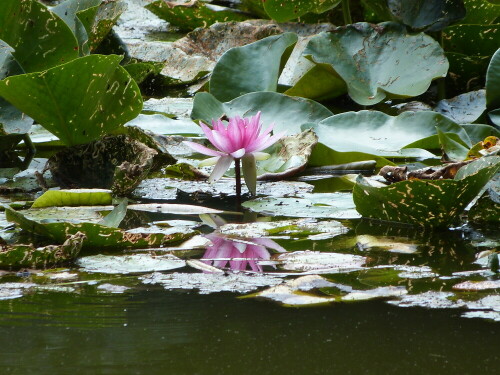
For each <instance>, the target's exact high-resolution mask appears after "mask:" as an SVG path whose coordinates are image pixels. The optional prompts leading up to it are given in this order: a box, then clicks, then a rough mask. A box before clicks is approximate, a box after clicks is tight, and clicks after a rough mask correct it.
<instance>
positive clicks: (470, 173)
mask: <svg viewBox="0 0 500 375" xmlns="http://www.w3.org/2000/svg"><path fill="white" fill-rule="evenodd" d="M499 168H500V157H497V156H494V157H487V158H481V159H479V160H477V161H475V162H473V163H471V164H469V165H467V166H465V167H462V169H464V171H462V169H461V170H459V173H457V175H456V177H455V179H454V180H447V179H445V180H408V181H401V182H397V183H395V184H392V185H390V186H387V187H382V188H377V187H374V186H371V185H370V184H369V183H368V182H367V181H366V179H364V178H363V177H362V176H359V177H358V180H357V183H356V185H355V186H354V190H353V198H354V203H355V204H356V209H357V210H358V212H359V213H360V214H361V215H363V216H365V217H371V218H376V219H380V220H387V221H400V222H404V223H410V224H414V225H423V226H440V225H445V224H448V223H451V222H453V221H454V220H455V219H456V218H457V217H458V216H459V215H460V214H461V213H462V211H463V210H464V209H465V207H466V206H467V205H468V204H469V203H470V202H471V201H472V200H473V199H474V198H475V197H476V196H477V194H479V192H480V191H481V189H482V188H483V187H484V186H485V185H486V184H487V183H488V181H489V180H490V179H491V178H492V177H493V176H494V175H495V173H496V172H497V171H498V170H499ZM460 172H462V173H460Z"/></svg>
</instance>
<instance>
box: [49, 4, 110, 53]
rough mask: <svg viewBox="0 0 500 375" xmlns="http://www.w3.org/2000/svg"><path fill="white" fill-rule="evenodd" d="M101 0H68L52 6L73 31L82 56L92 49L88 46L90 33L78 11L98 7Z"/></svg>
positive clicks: (52, 9)
mask: <svg viewBox="0 0 500 375" xmlns="http://www.w3.org/2000/svg"><path fill="white" fill-rule="evenodd" d="M100 3H101V0H66V1H64V2H62V3H61V4H59V5H56V6H55V7H53V8H51V11H52V12H53V13H54V14H57V15H58V16H59V17H60V18H61V19H62V20H63V21H64V22H65V23H66V24H67V25H68V26H69V28H70V29H71V31H73V34H74V35H75V36H76V38H77V40H78V44H79V47H80V56H83V55H88V54H89V53H90V49H89V46H88V34H87V30H86V29H85V26H84V24H83V23H82V21H80V19H79V18H78V17H77V13H78V12H80V11H84V10H86V9H88V8H92V7H97V5H99V4H100Z"/></svg>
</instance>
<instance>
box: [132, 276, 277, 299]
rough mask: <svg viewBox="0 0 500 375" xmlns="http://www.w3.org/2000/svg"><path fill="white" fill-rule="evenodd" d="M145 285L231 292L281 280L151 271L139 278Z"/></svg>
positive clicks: (262, 277)
mask: <svg viewBox="0 0 500 375" xmlns="http://www.w3.org/2000/svg"><path fill="white" fill-rule="evenodd" d="M141 279H142V282H143V283H144V284H146V285H151V284H153V285H154V284H160V285H161V286H163V287H164V288H165V289H167V290H179V289H180V290H193V289H197V290H199V293H200V294H209V293H218V292H233V293H248V292H251V291H253V290H255V289H258V288H261V287H263V286H270V285H277V284H280V283H282V282H283V279H282V278H281V277H277V276H272V275H259V274H245V273H242V272H238V273H233V272H230V273H228V274H227V275H226V274H223V273H222V274H221V273H173V274H166V275H165V274H161V273H153V274H151V275H146V276H144V277H142V278H141Z"/></svg>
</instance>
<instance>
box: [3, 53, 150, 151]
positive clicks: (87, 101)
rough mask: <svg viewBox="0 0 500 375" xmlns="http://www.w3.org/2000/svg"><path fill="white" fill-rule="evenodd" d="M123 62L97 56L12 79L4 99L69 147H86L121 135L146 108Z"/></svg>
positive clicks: (4, 86)
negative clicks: (117, 133) (108, 136)
mask: <svg viewBox="0 0 500 375" xmlns="http://www.w3.org/2000/svg"><path fill="white" fill-rule="evenodd" d="M121 59H122V57H121V56H113V55H111V56H102V55H92V56H86V57H82V58H80V59H77V60H74V61H72V62H70V63H67V64H64V65H61V66H57V67H55V68H52V69H49V70H47V71H45V72H42V73H31V74H22V75H18V76H15V77H8V78H6V79H5V80H3V81H1V82H0V95H2V96H3V97H4V98H5V99H7V100H8V101H9V102H11V103H12V104H13V105H15V106H16V107H17V108H19V109H20V110H22V111H23V112H24V113H26V114H27V115H29V116H31V117H33V118H34V119H35V121H37V122H38V123H40V124H41V125H42V126H44V127H45V128H46V129H47V130H49V131H50V132H52V133H54V134H55V135H56V136H57V137H59V139H60V140H61V141H63V142H64V144H66V145H68V146H72V145H76V144H82V143H87V142H90V141H93V140H95V139H97V138H99V137H101V136H102V135H104V134H108V133H110V132H113V131H116V130H117V129H118V128H119V127H120V126H122V125H123V124H124V123H126V122H127V121H129V120H131V119H132V118H134V117H135V116H137V115H138V114H139V112H140V110H141V108H142V97H141V94H140V91H139V88H138V87H137V84H136V83H135V82H134V81H133V80H132V78H131V77H130V75H129V74H128V73H127V72H126V71H125V69H123V68H122V67H120V66H119V63H120V60H121ZM68 93H71V95H68Z"/></svg>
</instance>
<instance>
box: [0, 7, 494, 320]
mask: <svg viewBox="0 0 500 375" xmlns="http://www.w3.org/2000/svg"><path fill="white" fill-rule="evenodd" d="M3 1H4V3H5V4H3V5H2V7H1V8H0V79H1V80H0V182H1V183H2V185H1V186H0V203H1V204H2V205H3V209H2V212H0V240H1V242H0V247H1V251H0V267H1V268H3V269H5V270H7V271H6V272H7V275H6V277H8V278H10V279H11V278H13V277H14V278H15V277H18V278H21V279H23V277H24V276H22V275H24V274H20V275H21V276H19V275H18V276H15V275H16V274H15V273H16V272H17V270H20V269H25V268H28V269H33V268H36V269H47V268H48V269H49V271H34V272H32V273H28V275H29V276H28V278H31V279H32V280H24V282H14V283H3V284H0V298H2V296H4V297H5V298H10V297H12V296H20V295H22V294H23V293H24V291H27V290H36V289H37V288H40V284H43V287H44V288H47V285H49V286H50V285H53V286H57V285H60V284H61V280H62V278H58V276H57V274H58V273H61V272H62V271H61V272H58V271H54V269H50V268H53V267H55V266H57V265H65V264H70V263H71V261H73V260H75V259H77V258H78V259H77V261H76V262H77V263H76V264H77V265H78V266H79V267H80V268H78V269H71V270H70V271H69V273H68V272H67V270H66V271H64V272H62V274H63V275H64V277H68V280H64V282H63V283H62V284H64V286H65V287H67V288H70V289H71V288H73V290H76V288H78V287H77V285H79V283H81V282H82V281H84V280H85V279H88V275H89V274H96V275H97V276H95V278H93V277H92V278H91V279H92V281H96V280H97V283H98V284H99V283H101V284H102V283H108V282H111V284H113V285H115V286H118V287H119V288H118V289H119V290H120V291H124V290H126V288H128V287H130V286H131V285H134V286H135V287H137V285H141V284H147V285H150V284H160V285H162V286H164V287H165V288H167V289H190V288H195V289H199V290H200V291H202V292H207V293H208V292H212V291H221V290H230V291H237V292H240V293H247V292H250V291H252V292H254V294H252V295H249V296H258V297H265V298H271V299H273V300H277V301H280V302H282V303H284V304H286V305H302V304H316V303H331V302H339V301H342V302H347V301H353V300H365V299H371V298H384V299H389V300H391V303H395V304H398V305H401V306H417V305H420V306H429V305H432V303H433V302H429V301H437V302H436V304H435V306H437V307H460V308H464V307H465V308H467V309H469V310H471V311H473V310H478V311H482V312H485V314H486V315H487V317H492V318H494V319H500V318H499V316H500V315H499V314H500V307H499V306H500V301H499V299H498V298H496V296H494V295H490V294H489V292H488V291H491V290H495V289H496V288H498V287H499V284H498V276H497V275H498V274H497V271H498V254H497V251H498V238H496V237H495V235H494V232H495V231H494V228H497V227H498V222H499V212H500V211H499V208H500V199H499V195H498V194H499V189H500V188H499V179H498V172H499V169H500V156H498V150H499V149H500V141H499V138H500V131H499V127H500V115H499V113H500V50H498V40H500V36H499V35H500V34H498V29H499V25H498V22H499V20H500V19H499V16H500V6H499V5H496V4H493V3H489V2H487V1H483V0H464V1H461V0H460V1H459V0H457V1H452V2H450V1H445V0H443V1H435V0H434V1H430V0H429V1H426V0H419V1H416V2H412V1H405V0H389V1H385V0H384V1H382V0H377V1H364V0H363V1H348V0H342V1H340V0H335V1H334V0H332V1H294V0H290V1H287V2H283V1H278V0H276V1H273V0H267V1H266V2H261V1H260V0H244V1H241V2H236V1H235V2H231V1H230V2H229V3H231V4H233V5H234V6H231V7H228V6H221V5H220V4H217V2H216V1H196V0H195V1H189V2H185V1H181V0H178V1H165V0H155V1H153V0H107V1H102V0H65V1H58V2H55V3H57V4H55V5H54V4H52V2H46V3H50V4H49V5H46V4H43V3H44V2H42V1H37V0H3ZM224 3H225V4H226V5H227V3H228V2H227V1H226V2H224ZM413 3H418V6H417V5H415V4H413ZM412 4H413V5H414V6H412ZM352 15H354V16H352ZM360 15H363V16H360ZM356 17H357V18H360V19H356ZM269 18H271V20H270V19H269ZM353 18H354V21H353ZM297 19H298V20H297ZM293 20H295V22H289V21H293ZM355 21H359V22H355ZM368 21H369V22H368ZM339 24H340V25H342V26H335V25H339ZM191 30H192V31H191ZM187 31H190V32H189V33H187V35H185V36H182V37H181V35H183V33H185V32H187ZM474 41H477V42H474ZM261 122H262V124H263V128H268V127H270V126H273V128H272V130H273V134H274V135H273V136H271V135H270V134H269V135H268V134H267V133H264V134H263V135H262V136H261V137H257V136H258V134H259V131H260V129H261ZM227 123H229V124H230V125H229V127H227V126H228V125H227ZM200 124H201V126H200ZM211 124H213V129H212V128H210V125H211ZM257 124H258V126H257ZM254 125H255V126H254ZM225 127H227V131H226V130H225ZM257 128H258V130H256V132H255V134H253V129H257ZM249 129H251V131H250V130H249ZM269 129H271V128H269ZM247 131H248V134H247V133H245V132H247ZM250 133H252V134H250ZM228 134H229V135H228ZM247 135H248V137H247ZM205 136H206V138H208V139H206V138H205ZM225 136H227V137H228V138H227V139H228V140H229V141H230V143H231V144H230V145H229V144H228V143H227V142H229V141H227V140H225V139H224V137H225ZM221 137H222V138H221ZM252 137H253V138H252ZM247 138H248V139H252V140H253V141H255V142H254V143H251V142H247V141H248V139H247ZM278 138H281V139H280V140H279V141H278ZM253 141H252V142H253ZM276 141H277V142H276ZM274 142H276V143H274ZM272 143H274V144H273V145H271V144H272ZM203 144H205V145H203ZM188 145H190V146H191V147H194V149H195V150H196V151H201V153H204V154H207V155H210V156H213V157H215V158H217V160H213V161H214V162H217V165H216V169H215V170H211V169H210V168H207V167H206V165H207V164H209V163H206V162H205V161H203V160H201V158H202V156H201V155H200V154H198V153H193V151H192V150H191V149H190V148H189V147H187V146H188ZM234 145H237V147H236V146H235V147H236V148H234V149H233V146H234ZM206 146H208V148H207V147H206ZM213 146H216V148H217V150H216V149H214V148H213ZM229 146H230V147H229ZM268 146H270V147H268ZM245 147H246V148H245ZM263 148H266V150H265V151H266V153H267V154H269V155H267V156H268V158H267V159H266V160H261V161H257V162H256V159H261V158H260V156H262V155H261V153H260V151H262V149H263ZM257 154H258V155H257ZM240 159H241V160H243V171H244V175H245V178H246V180H247V184H249V186H248V189H245V187H243V191H242V192H243V198H244V202H243V204H242V206H243V212H240V208H239V207H237V205H236V204H235V202H236V201H237V200H236V198H235V197H236V192H235V188H234V183H233V180H234V176H235V175H236V177H237V178H238V177H239V160H240ZM233 160H236V161H237V163H236V166H237V169H236V170H233V169H231V168H230V163H231V162H232V161H233ZM379 171H381V174H382V176H383V177H382V176H376V175H375V174H376V173H378V172H379ZM210 173H212V178H211V179H210V182H213V183H211V184H210V183H209V182H207V180H208V179H209V174H210ZM224 173H225V177H222V178H220V177H221V176H222V175H223V174H224ZM216 180H217V181H216ZM256 180H257V181H256ZM42 193H43V194H42ZM237 193H238V195H239V193H240V191H239V190H238V191H237ZM212 207H214V208H212ZM235 211H236V212H235ZM193 215H194V216H193ZM198 215H200V216H198ZM215 215H220V216H215ZM221 216H222V217H224V219H222V218H221ZM362 218H363V219H362ZM228 221H230V222H233V223H229V224H228V223H227V222H228ZM12 223H15V226H14V225H13V224H12ZM417 227H421V228H426V229H425V231H423V232H422V230H421V229H415V228H417ZM436 228H439V229H436ZM447 228H452V229H447ZM491 228H493V230H491ZM455 232H460V233H462V237H465V240H464V239H458V238H454V237H453V236H451V237H453V239H442V238H441V236H443V237H447V236H449V234H450V233H455ZM422 233H423V234H422ZM440 233H441V234H440ZM492 233H493V234H492ZM427 237H428V238H427ZM96 253H98V254H96ZM475 254H476V255H478V259H479V260H475V258H474V255H475ZM429 259H431V260H432V262H436V264H433V265H429V262H428V261H429ZM473 262H478V263H473ZM184 267H185V268H186V269H189V270H191V271H189V272H170V270H174V269H175V270H179V269H181V268H184ZM193 268H194V269H196V270H198V271H200V272H198V273H193V272H192V271H193ZM153 271H155V272H154V273H151V272H153ZM167 271H169V272H167ZM9 272H10V273H9ZM11 272H14V273H11ZM124 273H125V274H130V273H132V274H134V275H137V277H134V278H133V281H131V279H130V278H121V277H119V276H116V275H121V274H124ZM46 274H49V275H50V276H45V275H46ZM110 274H111V275H113V276H110ZM139 274H140V275H141V276H140V277H138V275H139ZM30 275H31V276H30ZM37 278H38V279H37ZM10 279H9V280H10ZM34 279H37V280H42V281H41V283H30V285H31V286H30V287H26V285H28V281H29V282H31V281H33V280H34ZM122 281H126V282H125V283H122ZM23 285H24V286H23ZM106 285H107V284H106ZM263 287H266V288H267V289H263V290H262V288H263ZM64 290H66V291H67V290H68V289H64ZM436 290H439V291H440V292H436ZM470 291H474V292H470ZM471 311H469V313H468V314H470V315H474V313H473V312H471Z"/></svg>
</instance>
